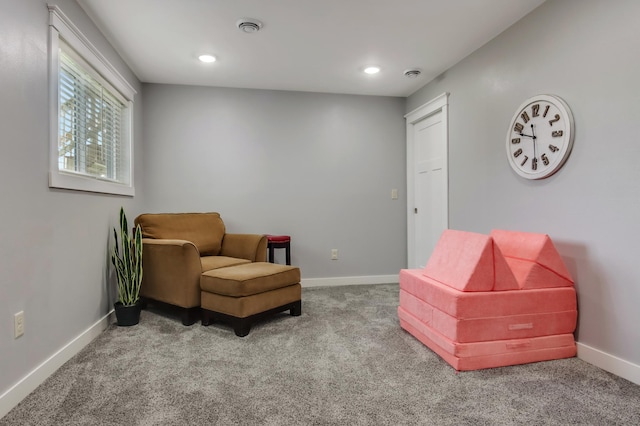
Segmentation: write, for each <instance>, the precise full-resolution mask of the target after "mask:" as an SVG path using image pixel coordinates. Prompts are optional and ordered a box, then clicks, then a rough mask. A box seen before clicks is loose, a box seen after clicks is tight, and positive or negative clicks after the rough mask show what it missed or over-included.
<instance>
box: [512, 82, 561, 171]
mask: <svg viewBox="0 0 640 426" xmlns="http://www.w3.org/2000/svg"><path fill="white" fill-rule="evenodd" d="M573 135H574V125H573V115H572V114H571V110H570V109H569V106H568V105H567V104H566V103H565V102H564V101H563V100H562V99H560V98H559V97H557V96H553V95H537V96H533V97H531V98H529V99H527V100H526V101H524V102H523V103H522V105H520V107H519V108H518V109H517V110H516V113H515V114H514V116H513V119H512V120H511V124H510V126H509V130H508V131H507V158H508V159H509V164H510V165H511V167H512V168H513V170H515V172H516V173H518V174H519V175H520V176H522V177H524V178H527V179H543V178H546V177H548V176H551V175H552V174H554V173H555V172H557V171H558V170H559V169H560V168H561V167H562V166H563V165H564V163H565V161H567V158H568V157H569V154H570V153H571V148H572V147H573Z"/></svg>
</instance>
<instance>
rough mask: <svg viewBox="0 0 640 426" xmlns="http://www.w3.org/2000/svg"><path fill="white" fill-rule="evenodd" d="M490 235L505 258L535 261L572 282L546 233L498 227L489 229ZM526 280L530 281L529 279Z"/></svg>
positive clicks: (565, 280)
mask: <svg viewBox="0 0 640 426" xmlns="http://www.w3.org/2000/svg"><path fill="white" fill-rule="evenodd" d="M490 235H491V237H492V238H493V240H494V241H495V244H496V245H497V246H498V247H500V250H501V251H502V254H503V255H504V256H505V257H506V258H514V259H519V260H526V261H530V262H533V263H536V264H538V265H540V266H541V267H542V268H544V269H547V270H548V271H550V272H553V273H555V274H556V275H558V276H560V277H561V278H563V279H564V282H567V281H569V282H571V283H573V279H572V278H571V274H570V273H569V271H568V269H567V267H566V265H565V263H564V261H563V260H562V257H561V256H560V254H559V253H558V251H557V250H556V247H555V246H554V245H553V242H552V241H551V238H549V236H548V235H546V234H535V233H531V232H517V231H504V230H498V229H494V230H493V231H491V234H490ZM527 281H528V283H529V284H530V283H531V280H530V279H528V280H527ZM521 284H522V283H521ZM565 285H566V284H565ZM523 288H524V287H523Z"/></svg>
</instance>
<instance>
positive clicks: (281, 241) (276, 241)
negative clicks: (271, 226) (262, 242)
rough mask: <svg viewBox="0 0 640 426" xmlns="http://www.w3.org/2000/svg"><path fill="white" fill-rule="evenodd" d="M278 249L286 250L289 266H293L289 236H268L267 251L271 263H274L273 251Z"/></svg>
mask: <svg viewBox="0 0 640 426" xmlns="http://www.w3.org/2000/svg"><path fill="white" fill-rule="evenodd" d="M277 248H283V249H285V258H286V262H287V265H291V237H290V236H288V235H267V249H269V262H271V263H273V251H274V249H277Z"/></svg>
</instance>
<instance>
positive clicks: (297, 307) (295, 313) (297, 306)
mask: <svg viewBox="0 0 640 426" xmlns="http://www.w3.org/2000/svg"><path fill="white" fill-rule="evenodd" d="M289 313H290V314H291V316H292V317H299V316H300V315H301V314H302V300H298V301H297V302H293V303H292V304H291V309H290V310H289Z"/></svg>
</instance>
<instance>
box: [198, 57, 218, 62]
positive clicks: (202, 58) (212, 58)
mask: <svg viewBox="0 0 640 426" xmlns="http://www.w3.org/2000/svg"><path fill="white" fill-rule="evenodd" d="M198 59H200V61H201V62H205V63H211V62H215V61H216V57H215V56H213V55H200V56H198Z"/></svg>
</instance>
